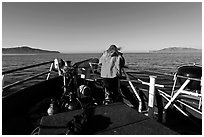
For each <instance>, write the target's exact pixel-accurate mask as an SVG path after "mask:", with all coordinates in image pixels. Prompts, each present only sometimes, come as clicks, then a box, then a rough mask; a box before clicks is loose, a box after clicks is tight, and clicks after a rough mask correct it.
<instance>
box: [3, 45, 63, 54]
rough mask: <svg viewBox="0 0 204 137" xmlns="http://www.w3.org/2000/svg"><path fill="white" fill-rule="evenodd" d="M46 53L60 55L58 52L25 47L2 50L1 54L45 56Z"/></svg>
mask: <svg viewBox="0 0 204 137" xmlns="http://www.w3.org/2000/svg"><path fill="white" fill-rule="evenodd" d="M47 53H60V52H59V51H49V50H42V49H36V48H31V47H27V46H22V47H14V48H2V54H47Z"/></svg>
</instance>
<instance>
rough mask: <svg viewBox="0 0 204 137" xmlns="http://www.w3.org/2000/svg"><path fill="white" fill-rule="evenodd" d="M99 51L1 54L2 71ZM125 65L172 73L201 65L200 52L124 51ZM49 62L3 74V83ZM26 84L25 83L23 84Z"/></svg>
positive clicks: (80, 57) (76, 58)
mask: <svg viewBox="0 0 204 137" xmlns="http://www.w3.org/2000/svg"><path fill="white" fill-rule="evenodd" d="M101 55H102V54H101V53H90V54H38V55H34V54H33V55H31V54H30V55H2V71H3V72H4V71H7V70H12V69H15V68H20V67H24V66H28V65H33V64H37V63H42V62H45V61H52V60H54V59H55V58H62V59H64V60H66V61H68V60H69V61H72V63H75V62H77V61H82V60H85V59H89V58H93V57H96V58H99V57H100V56H101ZM124 58H125V60H126V65H127V66H128V67H129V68H131V69H133V70H137V71H155V72H160V73H168V74H173V73H175V72H176V71H177V68H178V67H179V66H181V65H192V64H196V65H202V53H188V54H187V53H182V54H179V53H124ZM49 68H50V64H49V65H46V66H42V67H36V68H33V69H28V70H23V71H18V72H16V73H13V74H8V75H5V77H4V85H8V84H10V83H12V82H15V81H17V80H20V79H22V78H24V76H25V75H26V76H32V75H34V74H37V73H39V72H44V71H48V70H49ZM45 77H46V76H44V77H40V78H38V79H37V80H36V81H39V80H41V79H45ZM24 85H26V84H24Z"/></svg>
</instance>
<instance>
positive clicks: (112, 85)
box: [103, 77, 119, 101]
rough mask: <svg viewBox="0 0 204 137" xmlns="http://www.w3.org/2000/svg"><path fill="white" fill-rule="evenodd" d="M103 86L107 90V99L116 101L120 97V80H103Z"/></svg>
mask: <svg viewBox="0 0 204 137" xmlns="http://www.w3.org/2000/svg"><path fill="white" fill-rule="evenodd" d="M103 85H104V88H105V99H112V100H113V101H115V100H116V98H117V96H118V88H119V78H118V77H115V78H103Z"/></svg>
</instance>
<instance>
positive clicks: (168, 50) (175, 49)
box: [149, 47, 202, 53]
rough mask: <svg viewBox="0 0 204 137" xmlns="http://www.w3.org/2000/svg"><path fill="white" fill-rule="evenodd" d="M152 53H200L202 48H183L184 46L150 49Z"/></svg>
mask: <svg viewBox="0 0 204 137" xmlns="http://www.w3.org/2000/svg"><path fill="white" fill-rule="evenodd" d="M149 52H150V53H198V52H199V53H200V52H202V49H195V48H183V47H169V48H164V49H161V50H154V51H149Z"/></svg>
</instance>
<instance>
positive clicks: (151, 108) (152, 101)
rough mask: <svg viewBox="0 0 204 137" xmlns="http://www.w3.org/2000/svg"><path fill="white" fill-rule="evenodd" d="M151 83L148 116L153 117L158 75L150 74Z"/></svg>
mask: <svg viewBox="0 0 204 137" xmlns="http://www.w3.org/2000/svg"><path fill="white" fill-rule="evenodd" d="M149 78H150V84H149V100H148V116H149V117H150V118H153V116H154V94H155V93H154V92H155V81H156V78H157V77H156V76H149Z"/></svg>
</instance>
